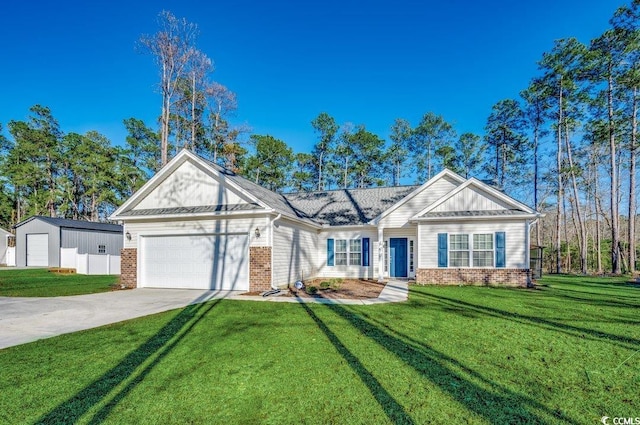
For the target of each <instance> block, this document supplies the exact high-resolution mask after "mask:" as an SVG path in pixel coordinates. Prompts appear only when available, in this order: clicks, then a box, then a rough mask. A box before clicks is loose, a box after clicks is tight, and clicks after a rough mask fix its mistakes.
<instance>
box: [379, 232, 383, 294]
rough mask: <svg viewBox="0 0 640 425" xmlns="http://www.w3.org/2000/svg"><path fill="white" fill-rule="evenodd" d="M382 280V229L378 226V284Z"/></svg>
mask: <svg viewBox="0 0 640 425" xmlns="http://www.w3.org/2000/svg"><path fill="white" fill-rule="evenodd" d="M383 280H384V228H383V227H382V226H378V282H382V281H383Z"/></svg>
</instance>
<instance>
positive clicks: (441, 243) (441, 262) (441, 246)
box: [438, 233, 448, 267]
mask: <svg viewBox="0 0 640 425" xmlns="http://www.w3.org/2000/svg"><path fill="white" fill-rule="evenodd" d="M447 254H448V252H447V234H446V233H438V267H447V264H448V259H447Z"/></svg>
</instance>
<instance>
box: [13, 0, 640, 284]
mask: <svg viewBox="0 0 640 425" xmlns="http://www.w3.org/2000/svg"><path fill="white" fill-rule="evenodd" d="M639 11H640V0H633V1H632V2H631V3H630V4H628V5H625V6H622V7H620V8H619V9H618V10H616V11H615V13H614V15H613V16H612V17H611V19H610V26H609V28H608V29H607V30H606V31H605V32H604V33H603V34H601V35H600V36H599V37H597V38H595V39H594V40H591V41H590V42H589V43H587V44H583V43H582V42H581V41H579V40H577V39H575V38H567V39H561V40H556V41H555V42H554V44H553V47H552V48H551V49H550V51H548V52H545V53H544V54H543V55H542V57H541V58H540V60H539V62H538V72H537V74H536V75H534V76H533V77H532V78H531V81H530V84H529V86H528V87H525V88H523V90H522V91H521V92H520V93H518V96H517V97H514V98H512V99H504V100H500V101H499V102H497V103H496V104H495V105H493V107H492V108H491V110H490V111H488V116H487V121H486V125H485V128H484V133H483V134H473V133H461V134H460V133H459V132H458V131H456V129H455V126H454V125H453V124H452V123H450V122H448V121H447V120H446V119H445V118H444V117H443V116H441V115H439V114H437V113H435V112H427V113H425V114H424V115H422V117H421V118H420V120H419V121H418V122H415V123H410V122H409V121H408V120H406V119H403V118H398V119H396V120H395V121H394V122H393V123H391V125H390V129H389V137H388V140H385V139H384V138H382V137H380V136H379V135H376V134H374V133H372V132H370V131H369V130H367V128H366V126H365V125H364V124H359V125H355V124H352V123H349V122H346V123H338V122H336V120H335V119H334V118H333V117H332V116H331V115H330V114H329V113H327V112H322V113H320V114H319V115H318V116H317V117H316V118H315V119H313V120H312V121H311V122H310V125H311V126H312V128H313V130H314V132H315V134H316V141H315V144H314V145H313V148H312V149H311V151H310V152H294V151H293V150H292V149H291V147H289V146H288V145H287V143H286V142H285V141H283V140H279V139H277V138H275V137H273V136H272V135H268V134H267V135H260V134H250V133H251V132H250V130H249V128H248V127H247V126H235V125H233V124H232V117H233V115H234V113H235V111H236V109H237V101H236V96H235V94H234V93H233V92H232V91H230V90H229V89H227V88H226V87H225V86H223V85H222V84H220V83H218V82H215V81H213V80H212V79H211V74H212V71H213V62H212V61H211V60H210V59H209V58H208V57H207V56H206V55H205V54H204V53H203V52H201V51H200V50H199V49H198V48H197V46H196V42H197V33H198V31H197V26H196V25H195V24H192V23H190V22H188V21H186V20H184V19H178V18H176V17H175V16H173V15H172V14H171V13H170V12H166V11H163V12H161V13H160V15H159V21H158V26H159V30H158V32H157V33H155V34H153V35H143V36H142V37H141V38H140V43H139V47H140V49H142V51H144V52H147V53H150V54H151V56H152V57H153V58H154V60H155V61H156V63H157V65H158V70H159V77H160V78H159V80H160V81H159V92H160V94H161V98H162V104H161V105H160V106H161V107H160V108H159V109H160V112H161V113H160V118H159V121H158V122H159V125H158V129H157V130H156V129H153V128H150V127H148V126H147V125H145V123H143V122H142V121H140V120H138V119H135V118H129V119H127V120H125V121H124V125H125V127H126V129H127V132H128V136H127V138H126V140H125V142H124V144H122V145H117V146H114V145H112V144H111V143H110V142H109V140H107V139H106V138H105V137H104V136H102V135H100V134H99V133H97V132H88V133H87V134H84V135H79V134H74V133H69V134H64V133H63V132H62V131H61V130H60V128H59V125H58V123H57V122H56V120H55V119H54V117H53V115H52V113H51V111H50V110H49V109H48V108H46V107H42V106H38V105H36V106H34V107H33V108H32V109H31V116H30V117H29V118H28V119H27V120H26V121H11V122H9V123H8V132H9V134H10V135H11V139H7V138H2V139H0V150H1V153H2V160H1V161H0V179H1V180H0V184H2V186H3V191H2V197H1V198H0V224H4V225H5V226H7V225H10V224H13V223H15V222H17V221H19V220H20V219H22V218H24V217H26V216H28V215H31V214H48V215H57V216H64V217H72V218H82V219H88V220H101V219H105V217H106V216H108V214H109V212H110V211H112V210H113V209H114V208H116V207H117V206H118V205H119V204H120V203H121V202H122V201H123V200H124V199H126V198H127V197H128V196H130V195H131V193H133V192H134V191H135V190H136V189H138V188H139V187H140V186H141V185H142V184H143V183H144V182H145V181H146V180H147V179H148V178H149V177H150V176H151V175H153V173H155V172H156V171H157V170H158V169H159V168H160V167H162V165H164V164H166V162H167V161H168V160H169V159H170V158H171V157H172V155H174V154H175V153H176V152H177V151H178V150H179V149H182V148H187V149H191V150H193V151H195V152H196V153H198V154H200V155H202V156H203V157H205V158H207V159H209V160H210V161H212V162H215V163H217V164H219V165H221V166H223V167H225V168H228V169H231V170H232V171H235V172H237V173H239V174H241V175H244V176H245V177H247V178H248V179H250V180H252V181H254V182H256V183H258V184H260V185H263V186H265V187H267V188H269V189H272V190H274V191H279V192H286V191H313V190H329V189H339V188H367V187H374V186H385V185H400V184H402V183H403V182H407V181H411V182H415V183H423V182H424V181H426V180H427V179H429V178H430V177H431V176H433V175H434V174H435V173H436V172H437V171H439V170H440V169H442V168H443V167H447V168H449V169H451V170H453V171H455V172H457V173H459V174H461V175H463V176H464V177H471V176H474V177H478V178H481V179H484V180H487V181H489V182H491V183H492V184H494V185H495V186H497V187H498V188H501V189H503V190H505V191H506V192H508V193H509V194H512V195H515V196H516V197H518V198H520V199H521V200H523V201H525V202H527V203H529V204H530V205H532V206H534V207H535V208H536V209H537V210H538V211H541V212H543V213H545V214H546V216H545V217H544V218H543V219H541V220H539V221H538V223H537V224H536V225H535V230H534V233H533V236H532V243H533V244H535V245H539V246H543V247H545V253H546V254H545V258H544V260H545V262H544V264H545V268H546V269H547V270H548V271H552V272H564V271H567V272H569V271H578V272H582V273H589V272H596V273H602V272H604V271H605V270H608V271H610V272H613V273H621V272H634V271H635V269H636V262H637V253H636V251H637V244H636V241H637V235H636V233H637V232H636V229H635V221H636V215H637V214H636V210H637V200H636V192H637V188H636V174H637V169H636V166H637V164H636V162H637V158H636V156H637V151H638V141H637V110H638V87H639V85H640V66H639V65H640V48H639V47H640V28H639V25H638V22H639V16H640V15H639ZM621 206H624V211H621ZM607 253H608V254H607Z"/></svg>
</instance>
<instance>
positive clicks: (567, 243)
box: [562, 198, 573, 273]
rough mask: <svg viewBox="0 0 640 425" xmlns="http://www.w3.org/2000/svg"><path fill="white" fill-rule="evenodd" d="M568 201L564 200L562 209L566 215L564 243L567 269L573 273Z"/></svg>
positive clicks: (564, 218) (564, 220) (564, 217)
mask: <svg viewBox="0 0 640 425" xmlns="http://www.w3.org/2000/svg"><path fill="white" fill-rule="evenodd" d="M566 203H567V199H566V198H562V207H563V208H562V209H563V210H564V215H563V229H564V242H565V250H566V254H565V255H566V264H565V269H566V272H567V273H571V270H573V269H572V267H571V262H572V261H571V243H570V241H571V240H570V239H569V226H568V225H567V206H566Z"/></svg>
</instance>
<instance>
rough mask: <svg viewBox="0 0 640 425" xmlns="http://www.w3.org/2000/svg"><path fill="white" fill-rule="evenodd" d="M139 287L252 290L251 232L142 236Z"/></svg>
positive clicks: (140, 242)
mask: <svg viewBox="0 0 640 425" xmlns="http://www.w3.org/2000/svg"><path fill="white" fill-rule="evenodd" d="M139 249H140V254H139V255H140V257H139V278H138V286H140V287H147V288H189V289H221V290H248V289H249V235H248V234H247V233H242V234H202V233H199V234H176V235H140V241H139Z"/></svg>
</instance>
